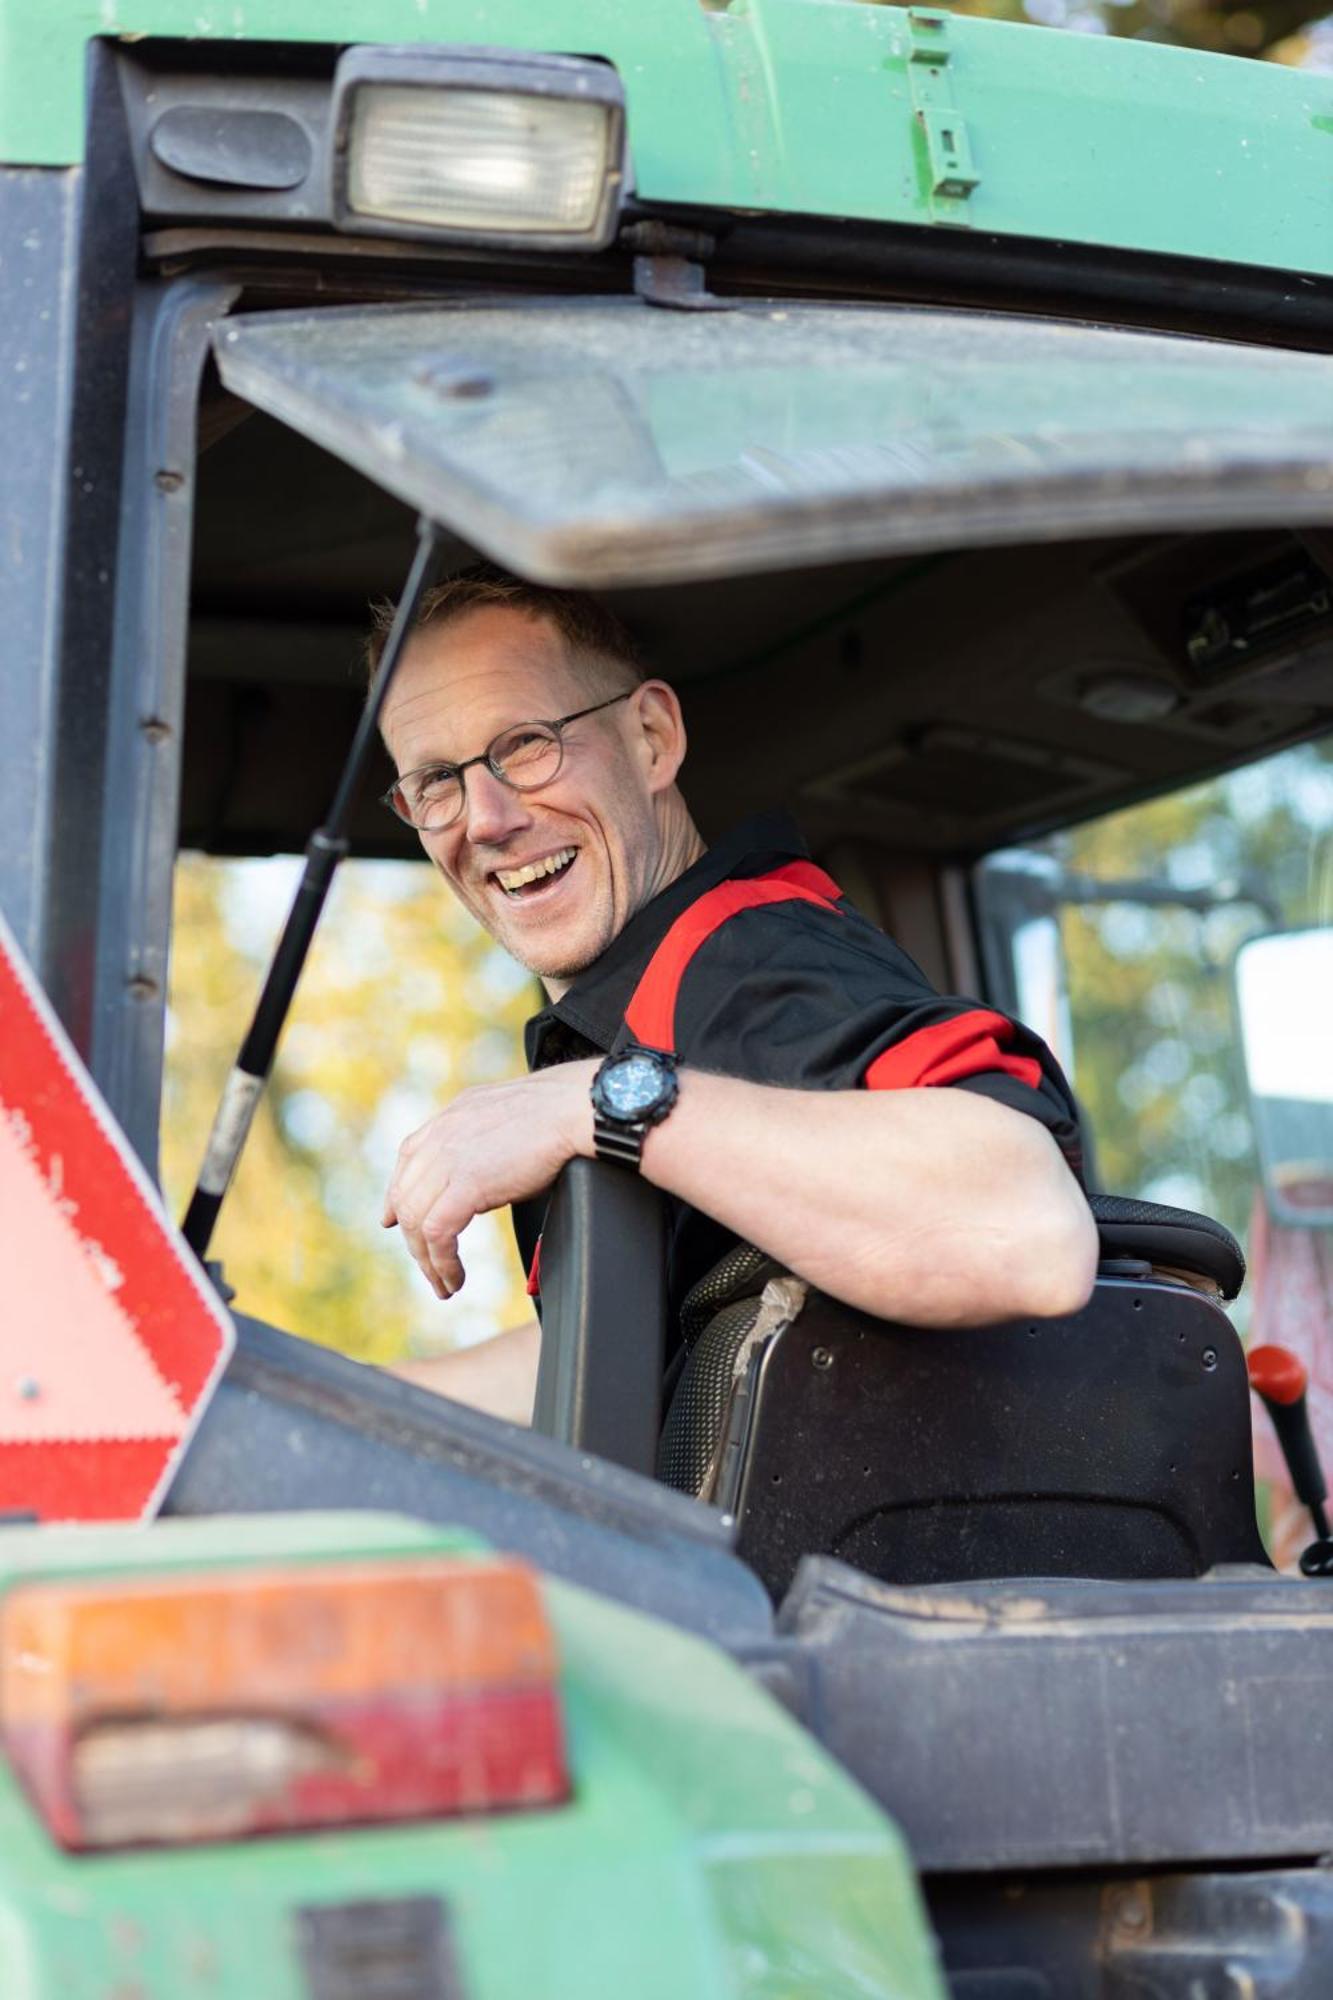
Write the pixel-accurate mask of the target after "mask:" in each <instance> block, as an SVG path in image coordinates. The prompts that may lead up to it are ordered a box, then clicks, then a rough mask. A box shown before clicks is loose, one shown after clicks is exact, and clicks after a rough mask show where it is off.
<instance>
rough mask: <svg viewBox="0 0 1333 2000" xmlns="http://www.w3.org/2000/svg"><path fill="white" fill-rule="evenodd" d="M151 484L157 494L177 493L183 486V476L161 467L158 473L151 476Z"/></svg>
mask: <svg viewBox="0 0 1333 2000" xmlns="http://www.w3.org/2000/svg"><path fill="white" fill-rule="evenodd" d="M153 484H154V486H156V488H157V490H158V492H159V493H179V492H180V490H181V488H182V486H184V484H185V474H184V473H183V472H173V471H172V470H171V469H170V468H169V467H167V466H163V468H162V470H161V471H160V472H155V473H154V474H153Z"/></svg>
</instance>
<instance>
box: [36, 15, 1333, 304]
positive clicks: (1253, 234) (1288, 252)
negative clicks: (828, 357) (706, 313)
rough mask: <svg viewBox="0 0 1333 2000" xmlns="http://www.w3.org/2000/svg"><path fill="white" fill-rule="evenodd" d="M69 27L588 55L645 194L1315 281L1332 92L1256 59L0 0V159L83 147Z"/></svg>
mask: <svg viewBox="0 0 1333 2000" xmlns="http://www.w3.org/2000/svg"><path fill="white" fill-rule="evenodd" d="M920 11H921V10H917V13H918V15H919V14H920ZM92 35H106V36H125V37H127V38H131V39H136V38H139V37H143V36H168V35H169V36H193V37H196V38H199V39H202V40H210V39H212V40H217V41H220V42H227V41H236V40H241V41H265V40H279V39H281V40H289V41H319V42H325V43H330V44H342V43H347V42H356V41H362V42H371V41H373V42H400V43H423V42H425V43H430V42H454V43H489V44H494V45H499V46H510V47H513V48H516V49H519V48H522V49H527V48H543V49H552V50H558V51H567V52H574V53H583V54H591V55H600V56H604V57H606V58H607V59H608V60H610V61H611V62H613V63H615V64H616V66H617V68H618V69H619V71H620V73H621V75H622V77H623V79H624V83H625V89H626V94H627V99H628V108H629V124H630V138H631V145H632V148H633V154H634V165H635V172H636V176H637V181H638V186H639V189H640V191H641V193H642V194H643V195H644V196H646V197H648V198H650V199H653V200H657V201H674V202H691V203H699V204H701V205H704V206H716V207H720V208H727V209H737V208H739V209H747V210H756V211H769V212H776V213H787V214H800V215H815V216H827V217H844V218H856V219H861V220H871V221H884V222H906V223H922V224H928V225H931V226H935V227H945V228H959V227H962V228H967V229H972V230H985V231H988V232H989V231H994V232H997V233H999V234H1002V235H1026V236H1034V237H1040V238H1045V239H1065V240H1068V241H1070V242H1076V243H1081V244H1088V245H1102V246H1115V247H1119V248H1126V249H1137V250H1146V251H1159V252H1169V253H1173V254H1177V255H1186V256H1192V257H1204V258H1220V259H1225V260H1228V261H1232V262H1235V263H1239V264H1248V265H1258V266H1271V267H1275V268H1280V269H1287V270H1291V271H1293V272H1321V273H1329V272H1333V214H1331V213H1330V204H1329V199H1328V182H1329V177H1330V173H1333V78H1330V77H1327V76H1316V75H1311V74H1306V73H1303V72H1298V71H1294V70H1290V69H1286V68H1283V67H1281V66H1279V65H1276V64H1264V63H1257V62H1250V61H1244V60H1241V59H1240V58H1233V57H1225V56H1207V55H1197V54H1194V53H1192V52H1190V51H1188V50H1182V49H1175V48H1168V47H1162V46H1157V45H1154V44H1148V43H1138V42H1130V41H1126V40H1119V39H1114V38H1102V37H1093V36H1081V35H1072V34H1065V33H1061V32H1058V31H1055V30H1049V29H1042V28H1033V27H1025V26H1014V25H1012V24H1008V23H1003V22H993V21H983V20H974V19H971V18H968V17H964V16H955V17H949V18H947V21H946V26H945V28H944V30H943V32H942V34H941V33H939V32H938V31H936V30H933V29H930V28H929V27H923V26H922V25H921V24H920V23H919V22H918V25H917V26H916V27H915V29H914V27H913V21H912V17H911V16H910V15H909V14H908V12H906V11H904V10H902V9H899V8H892V7H879V6H872V5H865V4H861V0H733V5H732V6H731V8H730V9H729V10H728V11H727V12H725V13H705V12H704V11H703V9H702V7H701V6H700V5H699V4H698V0H653V4H652V5H651V6H635V7H629V6H625V5H624V4H623V0H234V4H233V0H227V4H219V0H100V4H93V0H43V4H41V5H40V6H39V5H37V4H35V0H0V159H3V160H5V161H8V162H10V163H12V164H16V165H48V166H60V165H68V164H71V163H73V162H76V161H77V160H78V159H79V158H80V157H81V156H82V151H83V79H84V48H85V43H86V41H87V38H88V37H89V36H92ZM923 37H924V39H925V40H926V41H927V42H930V41H932V40H933V41H934V43H935V45H936V50H937V56H938V60H937V61H936V62H935V63H933V64H932V63H929V62H926V61H923V60H916V61H914V60H913V50H914V47H915V49H916V51H917V55H918V57H920V56H921V52H922V40H923ZM219 60H220V61H225V49H222V50H219ZM683 106H688V108H689V112H688V116H682V115H681V111H682V107H683ZM950 140H952V141H956V142H957V143H958V144H960V145H961V146H962V148H963V150H964V152H965V154H966V156H967V158H966V161H965V163H964V172H963V178H969V177H974V179H975V184H974V185H971V186H970V187H969V188H968V189H967V190H966V191H965V192H963V193H962V194H961V195H960V194H958V193H957V192H953V193H951V192H949V190H948V187H947V185H946V184H945V183H944V182H942V181H941V165H940V163H941V160H942V159H943V158H945V156H946V155H947V153H948V145H947V143H946V142H947V141H950Z"/></svg>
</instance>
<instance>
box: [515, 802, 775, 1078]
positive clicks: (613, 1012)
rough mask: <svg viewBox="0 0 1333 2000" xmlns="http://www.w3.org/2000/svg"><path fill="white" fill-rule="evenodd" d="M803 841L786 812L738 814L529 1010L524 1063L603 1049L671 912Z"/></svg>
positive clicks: (537, 1065) (539, 1064)
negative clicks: (566, 981)
mask: <svg viewBox="0 0 1333 2000" xmlns="http://www.w3.org/2000/svg"><path fill="white" fill-rule="evenodd" d="M809 852H810V850H809V848H808V847H807V846H806V844H805V841H804V840H803V839H802V837H801V833H800V830H799V829H798V827H797V825H796V822H795V820H794V819H793V818H792V817H791V814H790V813H785V812H766V813H756V814H755V815H754V816H753V817H752V818H751V819H746V820H742V821H741V823H740V825H739V826H734V827H733V828H732V829H731V831H730V832H729V833H726V834H724V835H723V836H722V838H721V840H718V841H715V842H714V844H713V845H712V846H711V847H710V848H709V849H708V850H707V851H706V853H704V854H702V855H700V857H699V859H698V860H697V861H696V862H695V863H694V866H693V867H692V868H687V869H686V870H685V873H684V874H683V875H678V876H677V877H676V880H675V881H674V882H671V883H669V884H668V885H667V887H666V888H665V889H663V890H662V892H661V894H660V895H657V896H654V897H653V900H652V902H651V903H645V904H644V906H643V908H642V909H641V910H639V911H637V912H636V914H635V915H634V916H632V917H631V918H630V920H629V922H628V923H627V924H626V925H625V928H624V929H623V930H622V931H621V932H620V934H619V936H618V937H615V938H613V939H612V940H611V943H610V944H609V945H608V946H607V948H606V950H605V951H604V952H603V953H602V955H601V957H600V958H599V959H597V960H596V961H595V962H594V963H593V964H592V965H590V966H589V967H588V968H587V970H586V971H584V972H581V973H580V974H579V976H578V978H577V979H576V980H575V981H574V983H573V985H572V986H571V987H570V989H569V991H568V992H567V993H566V994H565V995H564V996H563V998H561V999H559V1000H556V1001H553V1002H552V1003H551V1004H550V1005H549V1006H546V1007H543V1008H542V1010H541V1012H540V1013H539V1014H534V1015H533V1017H532V1019H531V1020H530V1021H529V1022H528V1023H527V1025H526V1027H525V1028H524V1031H523V1043H524V1047H525V1049H526V1051H527V1058H528V1067H529V1069H542V1068H544V1067H545V1066H546V1065H547V1064H548V1063H552V1062H561V1061H564V1060H565V1059H566V1057H567V1055H568V1054H569V1053H570V1051H571V1031H572V1035H573V1037H574V1038H575V1040H574V1043H573V1046H574V1047H575V1048H577V1049H578V1053H580V1054H585V1053H588V1052H589V1051H588V1050H587V1049H583V1048H579V1047H578V1044H580V1043H586V1044H589V1045H590V1048H591V1050H592V1051H594V1052H595V1051H596V1050H599V1049H600V1050H601V1051H602V1052H603V1053H605V1052H607V1051H608V1050H609V1049H610V1047H611V1045H612V1043H613V1042H614V1041H615V1039H616V1036H617V1035H618V1034H619V1033H620V1030H621V1026H622V1025H623V1023H624V1019H625V1010H626V1008H627V1007H628V1006H629V1003H630V1001H631V1000H632V999H633V998H634V989H635V987H636V986H637V985H638V983H639V981H640V979H641V978H642V977H643V974H644V971H645V969H646V967H647V964H648V961H649V959H650V958H651V957H652V955H653V953H654V952H655V951H656V949H657V947H658V945H659V944H660V943H661V942H662V939H663V938H664V937H665V936H666V934H667V932H668V931H669V930H670V928H671V926H672V924H674V923H675V921H676V918H677V917H678V916H680V914H681V912H682V911H683V910H687V909H688V908H689V907H690V904H691V903H693V902H695V901H696V900H697V899H698V897H700V896H702V895H703V894H704V893H705V892H706V891H707V890H709V889H713V888H716V886H717V884H718V883H719V882H727V881H730V880H731V879H732V877H733V876H739V877H741V878H744V877H746V876H750V875H763V874H764V873H766V872H767V870H768V869H770V868H776V867H778V866H780V864H781V863H782V862H784V861H793V860H803V859H805V858H807V857H808V855H809Z"/></svg>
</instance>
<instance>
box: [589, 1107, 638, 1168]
mask: <svg viewBox="0 0 1333 2000" xmlns="http://www.w3.org/2000/svg"><path fill="white" fill-rule="evenodd" d="M647 1130H648V1126H647V1124H646V1122H644V1121H643V1120H639V1121H638V1122H637V1123H635V1124H633V1125H626V1124H622V1123H621V1122H620V1121H619V1120H615V1119H611V1118H604V1117H603V1116H602V1114H601V1112H600V1111H594V1112H593V1119H592V1144H593V1151H594V1152H595V1153H596V1155H597V1157H598V1159H599V1160H614V1161H615V1162H616V1164H617V1165H618V1166H622V1167H634V1168H636V1169H637V1168H638V1167H640V1166H641V1165H642V1164H643V1138H644V1134H645V1132H646V1131H647Z"/></svg>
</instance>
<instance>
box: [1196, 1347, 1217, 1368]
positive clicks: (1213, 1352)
mask: <svg viewBox="0 0 1333 2000" xmlns="http://www.w3.org/2000/svg"><path fill="white" fill-rule="evenodd" d="M1200 1359H1201V1361H1202V1362H1203V1365H1204V1367H1205V1368H1207V1369H1208V1370H1209V1371H1210V1373H1211V1371H1212V1370H1213V1369H1214V1368H1216V1366H1217V1349H1216V1348H1215V1347H1205V1348H1204V1350H1203V1353H1202V1355H1201V1356H1200Z"/></svg>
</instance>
